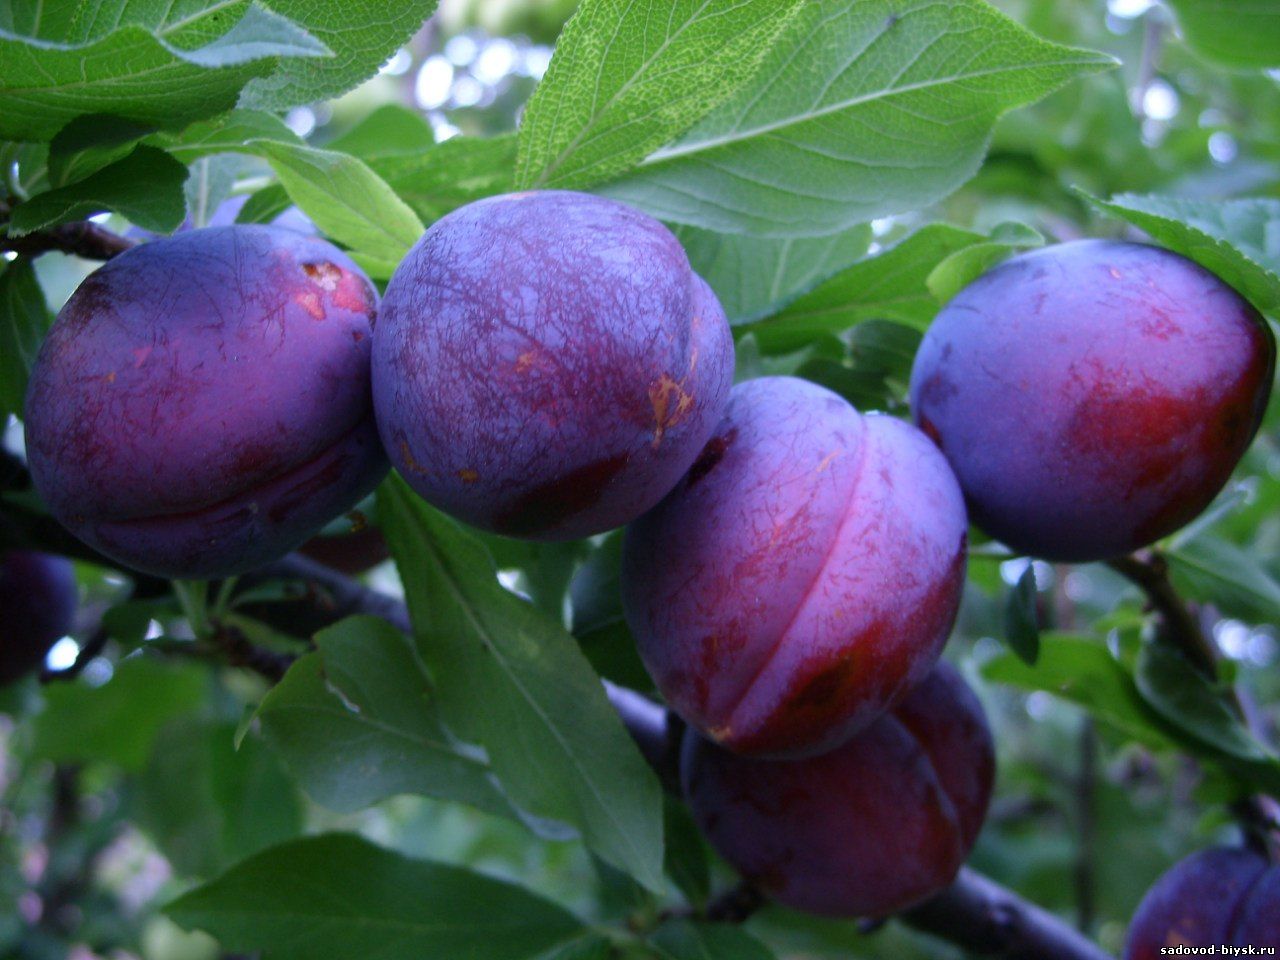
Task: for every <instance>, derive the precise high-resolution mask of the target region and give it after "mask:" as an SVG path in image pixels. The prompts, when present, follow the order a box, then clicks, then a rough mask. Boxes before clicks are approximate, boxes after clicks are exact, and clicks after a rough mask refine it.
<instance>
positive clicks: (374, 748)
mask: <svg viewBox="0 0 1280 960" xmlns="http://www.w3.org/2000/svg"><path fill="white" fill-rule="evenodd" d="M315 642H316V647H317V651H318V652H316V653H314V654H309V655H307V656H305V657H303V658H301V659H300V660H298V661H297V662H296V663H295V664H294V665H293V666H292V667H290V668H289V672H288V673H287V674H285V677H284V679H283V680H282V681H280V683H279V684H277V685H276V686H275V687H274V688H273V689H272V690H271V692H270V693H268V694H267V696H266V697H265V698H263V701H262V704H261V705H260V706H259V707H258V712H257V716H258V718H259V719H260V720H261V722H262V733H263V736H264V737H265V738H266V740H267V742H268V743H269V744H270V745H271V746H272V748H273V749H274V750H275V751H276V752H277V753H279V754H280V757H281V758H282V759H283V761H284V763H285V765H286V766H287V767H288V768H289V770H290V772H291V773H292V774H293V775H294V777H295V778H296V779H297V780H298V782H299V784H300V785H301V786H302V788H303V789H304V790H306V791H307V793H308V794H309V795H310V796H311V797H312V798H313V799H314V800H315V801H316V802H317V803H320V804H322V805H324V806H326V807H328V808H330V809H331V810H336V811H338V812H340V813H350V812H352V811H355V810H361V809H364V808H365V807H367V806H370V805H371V804H374V803H377V802H378V801H379V800H384V799H386V798H388V797H393V796H396V795H397V794H402V793H415V794H421V795H423V796H429V797H439V798H442V799H447V800H458V801H461V802H463V803H468V804H471V805H472V806H474V807H477V808H479V809H481V810H486V811H488V812H490V813H496V814H499V815H502V816H509V817H514V816H515V814H514V812H513V810H512V808H511V805H510V804H509V803H508V802H507V800H506V798H505V797H504V796H503V794H502V791H501V789H500V788H499V787H498V786H497V784H496V783H495V782H494V780H493V777H492V775H491V773H490V771H489V765H488V763H487V762H486V761H485V759H484V756H483V755H482V754H480V752H479V751H476V750H474V749H467V748H466V747H463V746H461V745H459V744H457V743H456V742H454V741H453V739H452V738H451V737H450V736H449V734H448V732H447V731H446V730H445V729H444V728H443V727H442V726H441V725H440V720H439V718H438V717H437V715H436V711H435V707H434V704H433V701H434V696H433V694H432V693H431V691H430V684H429V682H428V678H427V675H426V670H425V668H424V666H423V664H422V662H421V661H420V660H419V659H418V657H417V655H416V653H415V652H414V650H413V645H412V641H410V640H409V639H408V638H407V637H405V636H404V635H403V634H402V633H400V631H398V630H396V629H395V628H394V627H392V626H391V625H390V624H389V623H387V622H386V621H385V620H378V619H375V618H372V617H353V618H351V619H348V620H344V621H343V622H342V623H340V624H337V625H336V626H333V627H330V628H329V629H327V630H324V631H321V632H320V633H319V634H317V635H316V638H315Z"/></svg>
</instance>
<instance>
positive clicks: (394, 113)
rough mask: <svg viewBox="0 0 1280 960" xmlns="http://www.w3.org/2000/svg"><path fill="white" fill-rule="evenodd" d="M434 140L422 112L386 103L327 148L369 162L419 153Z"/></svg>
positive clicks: (428, 147)
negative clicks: (353, 155)
mask: <svg viewBox="0 0 1280 960" xmlns="http://www.w3.org/2000/svg"><path fill="white" fill-rule="evenodd" d="M435 142H436V136H435V133H434V132H433V131H432V129H431V124H430V123H428V122H427V118H426V117H425V116H423V115H422V113H421V112H420V111H418V110H413V109H411V108H409V107H404V106H401V105H400V104H398V103H384V104H383V105H382V106H380V107H378V109H376V110H374V111H373V112H372V113H370V114H369V115H368V116H366V117H363V118H362V119H361V120H360V122H359V123H357V124H356V125H355V126H354V127H352V128H351V129H350V130H348V131H347V132H346V133H344V134H343V135H342V136H340V137H338V138H337V139H336V140H334V141H332V142H331V143H329V144H326V147H327V149H329V150H337V151H339V152H341V153H351V154H355V155H356V156H357V157H359V158H360V159H361V160H364V161H365V162H366V163H368V162H370V161H372V160H380V159H383V158H384V157H401V156H410V157H416V156H420V155H421V154H422V152H423V151H424V150H430V149H431V148H432V147H433V146H435Z"/></svg>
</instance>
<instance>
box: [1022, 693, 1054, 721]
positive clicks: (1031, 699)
mask: <svg viewBox="0 0 1280 960" xmlns="http://www.w3.org/2000/svg"><path fill="white" fill-rule="evenodd" d="M1052 709H1053V697H1052V695H1050V694H1047V693H1045V692H1044V691H1043V690H1037V691H1036V692H1035V693H1032V694H1028V695H1027V715H1028V716H1029V717H1031V719H1032V720H1043V719H1045V718H1046V717H1047V716H1049V711H1051V710H1052Z"/></svg>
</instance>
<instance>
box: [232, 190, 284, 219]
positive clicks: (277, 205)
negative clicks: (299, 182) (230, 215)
mask: <svg viewBox="0 0 1280 960" xmlns="http://www.w3.org/2000/svg"><path fill="white" fill-rule="evenodd" d="M291 206H293V201H292V200H290V199H289V194H287V193H285V190H284V187H282V186H280V184H278V183H272V184H269V185H268V186H265V187H263V188H262V189H261V190H259V191H257V192H256V193H253V194H250V195H249V199H248V200H246V201H245V202H244V206H243V207H241V208H240V212H239V213H237V214H236V223H270V222H271V221H272V220H274V219H275V218H276V217H278V216H280V214H282V213H284V212H285V211H286V210H288V209H289V208H290V207H291Z"/></svg>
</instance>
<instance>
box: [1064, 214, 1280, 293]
mask: <svg viewBox="0 0 1280 960" xmlns="http://www.w3.org/2000/svg"><path fill="white" fill-rule="evenodd" d="M1083 196H1085V198H1086V199H1088V200H1089V202H1090V203H1092V204H1093V205H1094V206H1096V207H1097V208H1098V209H1099V210H1101V211H1102V212H1103V213H1107V214H1111V215H1112V216H1116V217H1119V218H1120V219H1122V220H1127V221H1128V222H1129V223H1132V224H1133V225H1134V226H1135V227H1138V228H1139V229H1141V230H1143V231H1144V232H1145V233H1147V234H1149V235H1150V236H1151V238H1152V239H1154V240H1155V241H1156V242H1157V243H1159V244H1160V245H1161V246H1164V247H1168V248H1169V249H1170V250H1172V251H1174V252H1175V253H1180V254H1182V255H1183V256H1184V257H1190V258H1191V259H1192V260H1194V261H1196V263H1198V264H1200V266H1202V267H1204V268H1205V269H1206V270H1209V271H1211V272H1212V273H1215V274H1217V275H1218V276H1219V277H1221V278H1222V279H1223V280H1224V281H1226V282H1227V283H1229V284H1231V286H1233V287H1235V288H1236V290H1238V291H1239V292H1240V294H1241V295H1242V296H1244V297H1246V298H1247V299H1249V300H1251V301H1252V302H1253V305H1254V306H1255V307H1257V308H1258V309H1259V310H1261V311H1262V312H1263V313H1266V314H1270V315H1272V316H1276V315H1280V200H1271V199H1261V198H1254V199H1248V200H1225V201H1221V202H1214V201H1209V200H1184V199H1180V198H1177V197H1157V196H1146V197H1143V196H1138V195H1137V194H1132V193H1124V194H1120V195H1119V196H1115V197H1112V198H1111V199H1110V200H1109V201H1107V200H1099V199H1097V198H1096V197H1090V196H1089V195H1088V194H1083Z"/></svg>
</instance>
